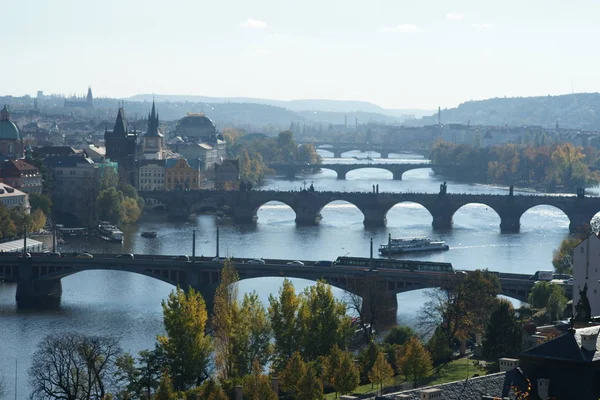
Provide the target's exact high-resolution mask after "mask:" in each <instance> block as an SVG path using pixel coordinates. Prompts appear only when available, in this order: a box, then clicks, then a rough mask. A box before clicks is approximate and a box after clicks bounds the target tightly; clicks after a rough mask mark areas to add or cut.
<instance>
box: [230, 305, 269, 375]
mask: <svg viewBox="0 0 600 400" xmlns="http://www.w3.org/2000/svg"><path fill="white" fill-rule="evenodd" d="M240 314H241V315H240V318H239V319H238V324H239V326H240V328H239V329H240V331H239V332H238V336H239V340H238V342H239V349H238V350H237V354H238V358H237V366H238V369H239V371H240V374H241V375H247V374H249V373H250V372H252V368H253V365H254V364H255V363H258V365H259V366H260V367H261V368H264V367H265V366H266V365H267V363H268V362H269V360H270V358H271V353H272V346H271V339H272V337H273V331H272V329H271V323H270V321H269V315H268V313H267V311H266V310H265V308H264V306H263V305H262V303H261V302H260V300H259V299H258V295H257V294H256V293H246V294H245V295H244V300H243V301H242V307H241V313H240Z"/></svg>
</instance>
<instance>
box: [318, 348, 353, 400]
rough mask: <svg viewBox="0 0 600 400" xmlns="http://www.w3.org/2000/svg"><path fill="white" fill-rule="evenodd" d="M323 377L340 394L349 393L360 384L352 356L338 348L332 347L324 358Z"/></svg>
mask: <svg viewBox="0 0 600 400" xmlns="http://www.w3.org/2000/svg"><path fill="white" fill-rule="evenodd" d="M323 376H325V377H326V378H327V383H328V384H330V385H331V386H332V387H333V388H334V389H335V391H336V392H339V393H340V394H348V393H351V392H352V391H353V390H354V389H356V387H357V386H358V385H359V383H360V371H359V370H358V367H357V366H356V364H355V363H354V358H353V357H352V354H350V353H348V352H346V351H342V350H341V349H340V348H339V347H338V346H334V347H333V349H331V353H330V354H329V356H328V357H326V358H325V362H324V373H323Z"/></svg>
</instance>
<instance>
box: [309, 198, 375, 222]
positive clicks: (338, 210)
mask: <svg viewBox="0 0 600 400" xmlns="http://www.w3.org/2000/svg"><path fill="white" fill-rule="evenodd" d="M332 203H333V204H332ZM326 207H327V208H328V210H327V211H326V215H327V214H331V216H334V215H339V216H340V218H343V219H344V220H345V223H355V222H363V221H364V220H365V218H366V217H367V216H366V214H365V211H364V210H362V209H361V208H360V207H359V206H358V205H357V204H354V203H353V202H351V201H348V200H345V199H335V198H334V199H331V200H329V201H328V202H327V203H324V204H321V205H319V206H318V208H317V210H316V212H317V214H318V215H319V216H320V217H322V213H323V210H324V209H325V208H326ZM355 209H356V210H358V213H357V212H356V210H355ZM361 214H362V215H361ZM361 217H362V218H361Z"/></svg>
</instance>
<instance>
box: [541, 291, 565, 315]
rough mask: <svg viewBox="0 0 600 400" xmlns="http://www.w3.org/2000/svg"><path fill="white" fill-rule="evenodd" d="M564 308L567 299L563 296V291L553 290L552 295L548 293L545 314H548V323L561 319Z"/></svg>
mask: <svg viewBox="0 0 600 400" xmlns="http://www.w3.org/2000/svg"><path fill="white" fill-rule="evenodd" d="M561 289H562V288H561ZM566 306H567V297H566V296H565V294H564V290H553V291H552V293H550V297H548V303H547V304H546V312H547V313H548V317H549V318H550V321H556V320H559V319H561V318H562V316H563V313H564V311H565V307H566Z"/></svg>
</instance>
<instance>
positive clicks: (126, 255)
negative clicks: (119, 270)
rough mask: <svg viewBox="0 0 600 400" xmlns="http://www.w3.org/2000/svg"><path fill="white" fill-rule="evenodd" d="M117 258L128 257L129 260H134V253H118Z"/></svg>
mask: <svg viewBox="0 0 600 400" xmlns="http://www.w3.org/2000/svg"><path fill="white" fill-rule="evenodd" d="M117 258H127V259H128V260H133V259H134V257H133V254H131V253H125V254H117Z"/></svg>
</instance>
